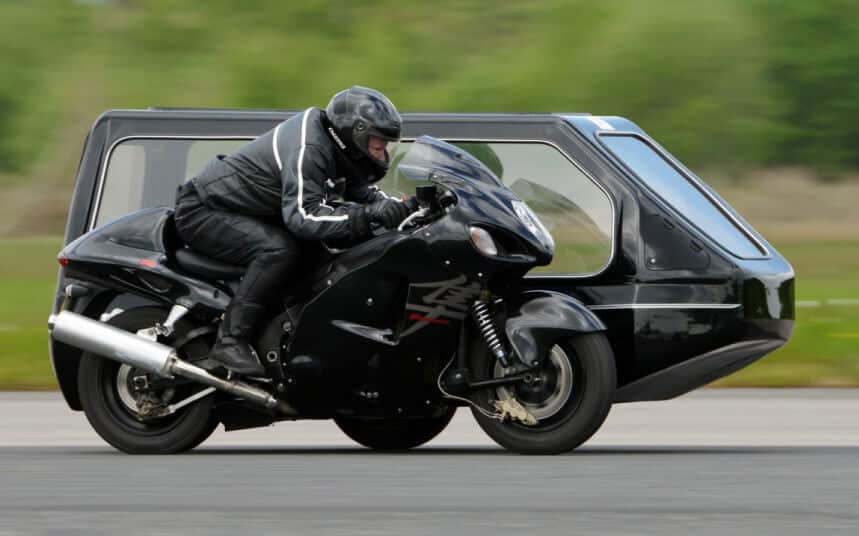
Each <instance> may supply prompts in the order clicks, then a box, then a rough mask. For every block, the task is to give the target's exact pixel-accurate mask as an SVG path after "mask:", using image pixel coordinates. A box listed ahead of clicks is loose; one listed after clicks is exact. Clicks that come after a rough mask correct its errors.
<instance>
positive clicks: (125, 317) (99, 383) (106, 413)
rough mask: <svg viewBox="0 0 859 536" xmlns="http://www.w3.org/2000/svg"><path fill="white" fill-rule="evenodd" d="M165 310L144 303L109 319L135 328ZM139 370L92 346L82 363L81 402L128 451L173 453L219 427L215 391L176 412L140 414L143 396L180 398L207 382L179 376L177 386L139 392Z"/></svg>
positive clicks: (97, 425)
mask: <svg viewBox="0 0 859 536" xmlns="http://www.w3.org/2000/svg"><path fill="white" fill-rule="evenodd" d="M166 316H167V311H166V310H164V309H161V308H158V307H140V308H136V309H130V310H128V311H125V312H123V313H121V314H119V315H117V316H115V317H113V318H111V319H110V321H109V322H108V324H110V325H112V326H115V327H118V328H121V329H124V330H126V331H130V332H135V331H137V330H139V329H143V328H148V327H151V326H153V325H154V324H155V323H156V322H162V321H163V320H164V319H165V318H166ZM140 374H141V372H140V371H138V370H136V369H134V368H133V367H130V366H129V365H125V364H122V363H119V362H117V361H114V360H111V359H107V358H104V357H101V356H98V355H95V354H92V353H90V352H85V353H84V354H83V357H82V358H81V364H80V368H79V369H78V389H79V391H80V397H81V405H82V406H83V410H84V414H85V415H86V418H87V420H89V422H90V424H91V425H92V427H93V428H94V429H95V431H96V432H97V433H98V435H100V436H101V437H102V439H104V440H105V441H107V442H108V443H110V444H111V445H113V446H114V447H116V448H117V449H119V450H121V451H123V452H127V453H129V454H172V453H176V452H184V451H187V450H190V449H192V448H194V447H196V446H197V445H199V444H200V443H202V442H203V441H205V440H206V438H208V437H209V436H210V435H211V434H212V432H214V430H215V428H216V427H217V425H218V420H217V418H216V416H215V415H214V414H213V412H212V406H213V402H214V396H213V395H209V396H206V397H204V398H202V399H200V400H198V401H196V402H194V403H192V404H189V405H187V406H185V407H182V408H179V409H178V410H177V411H176V412H175V413H173V414H171V415H165V416H163V417H152V418H146V419H141V418H140V417H139V415H138V413H137V411H136V410H137V401H138V399H139V397H140V396H151V397H155V398H156V399H158V400H162V401H163V402H164V403H175V402H178V401H181V400H183V399H184V398H186V397H187V396H190V395H192V394H194V392H196V391H199V390H200V389H201V388H202V386H200V385H197V384H193V383H188V382H179V383H177V385H175V386H174V387H171V386H170V385H169V384H168V385H167V386H165V387H164V388H155V389H151V390H147V391H144V392H140V390H139V388H136V387H135V385H134V378H135V376H139V375H140Z"/></svg>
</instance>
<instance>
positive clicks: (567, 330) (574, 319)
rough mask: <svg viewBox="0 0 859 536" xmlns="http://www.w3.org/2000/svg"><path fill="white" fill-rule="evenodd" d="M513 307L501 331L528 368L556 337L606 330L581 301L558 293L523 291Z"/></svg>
mask: <svg viewBox="0 0 859 536" xmlns="http://www.w3.org/2000/svg"><path fill="white" fill-rule="evenodd" d="M514 307H515V310H516V312H515V313H514V314H512V315H510V316H509V317H508V319H507V323H506V324H505V325H504V331H505V333H506V334H507V340H508V341H510V344H511V346H513V351H514V352H515V353H516V356H517V357H518V358H519V360H520V361H522V363H524V364H525V365H527V366H529V367H530V366H532V363H533V362H534V361H538V360H539V359H540V356H541V355H543V352H544V351H545V350H546V349H547V348H548V347H549V346H551V345H552V344H554V343H555V341H557V340H558V339H559V338H562V337H564V336H570V335H576V334H580V333H592V332H595V331H605V330H606V326H605V324H603V322H602V320H600V319H599V318H598V317H597V316H596V315H595V314H594V313H593V312H591V310H590V309H588V308H587V307H585V305H584V304H583V303H582V302H580V301H579V300H577V299H575V298H572V297H570V296H567V295H566V294H561V293H559V292H551V291H547V290H534V291H529V292H523V293H522V294H521V295H519V296H518V299H517V300H515V302H514Z"/></svg>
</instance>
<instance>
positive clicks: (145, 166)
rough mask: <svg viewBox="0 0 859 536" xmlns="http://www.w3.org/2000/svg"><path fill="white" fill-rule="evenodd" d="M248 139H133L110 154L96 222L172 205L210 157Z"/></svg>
mask: <svg viewBox="0 0 859 536" xmlns="http://www.w3.org/2000/svg"><path fill="white" fill-rule="evenodd" d="M247 142H248V140H246V139H229V140H224V139H217V140H201V139H174V138H171V139H130V140H127V141H124V142H121V143H119V144H118V145H116V146H115V147H114V148H113V151H112V152H111V153H110V160H109V161H108V164H107V171H106V173H105V177H104V184H103V185H102V192H101V201H100V203H99V206H98V214H97V215H96V219H95V225H96V226H99V225H102V224H104V223H107V222H109V221H112V220H115V219H116V218H119V217H121V216H125V215H126V214H128V213H131V212H134V211H135V210H139V209H141V208H147V207H158V206H171V205H173V203H174V201H175V198H176V188H177V187H178V186H179V184H180V183H182V182H184V181H186V180H188V179H190V178H192V177H193V176H194V175H196V174H197V173H198V172H199V171H200V170H202V169H203V166H205V165H206V164H207V163H208V162H209V160H211V159H212V158H214V157H215V156H217V155H219V154H227V153H230V152H231V151H234V150H235V149H237V148H239V147H241V146H242V145H244V144H246V143H247Z"/></svg>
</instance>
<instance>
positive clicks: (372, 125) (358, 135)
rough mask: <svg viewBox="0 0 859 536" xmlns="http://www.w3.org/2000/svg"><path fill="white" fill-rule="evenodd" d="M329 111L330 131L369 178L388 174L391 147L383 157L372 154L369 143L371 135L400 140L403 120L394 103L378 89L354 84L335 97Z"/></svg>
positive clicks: (327, 113) (327, 109) (326, 111)
mask: <svg viewBox="0 0 859 536" xmlns="http://www.w3.org/2000/svg"><path fill="white" fill-rule="evenodd" d="M325 115H326V116H327V117H328V121H329V122H330V123H331V125H330V126H329V128H328V133H329V134H330V135H331V137H332V138H333V139H334V142H335V143H336V144H337V145H338V146H339V147H340V149H342V150H343V152H344V153H345V154H346V156H347V157H348V159H349V160H350V161H351V162H352V164H353V165H354V166H355V167H356V168H358V170H359V171H361V172H363V173H364V174H365V175H366V176H367V177H366V178H367V180H369V181H370V182H376V181H378V180H379V179H381V178H382V177H384V176H385V173H387V172H388V166H389V165H390V160H391V159H390V156H388V151H387V150H386V151H385V159H384V160H379V159H378V158H375V157H373V155H372V154H370V151H369V149H368V144H369V142H370V137H371V136H375V137H377V138H381V139H383V140H385V141H389V142H390V141H399V139H400V129H401V128H402V125H403V120H402V119H401V118H400V112H398V111H397V108H396V107H395V106H394V103H393V102H391V101H390V99H388V97H386V96H384V95H383V94H381V93H379V92H378V91H376V90H374V89H370V88H367V87H361V86H352V87H351V88H349V89H344V90H343V91H341V92H339V93H337V94H336V95H334V96H333V97H331V102H329V103H328V107H327V108H326V110H325Z"/></svg>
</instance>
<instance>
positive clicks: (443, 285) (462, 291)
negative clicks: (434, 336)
mask: <svg viewBox="0 0 859 536" xmlns="http://www.w3.org/2000/svg"><path fill="white" fill-rule="evenodd" d="M466 281H467V279H466V277H465V276H464V275H462V276H459V277H457V278H455V279H448V280H446V281H432V282H430V283H415V284H413V285H410V286H409V299H414V297H415V296H417V295H419V294H420V292H421V289H434V290H432V291H431V292H429V293H427V294H426V295H424V296H423V297H422V298H421V299H420V301H421V302H423V303H412V302H411V301H410V302H409V303H406V310H407V311H414V312H412V313H411V315H409V317H408V318H409V320H415V323H414V324H412V325H411V326H409V327H408V329H406V330H405V331H403V333H402V335H401V337H406V336H408V335H411V334H412V333H414V332H416V331H418V330H420V329H422V328H424V327H426V326H427V325H429V324H437V325H447V324H450V320H444V319H442V318H440V317H447V318H449V319H453V320H462V319H464V318H465V316H466V315H467V314H468V309H469V308H470V307H471V304H472V303H473V302H474V300H475V299H476V298H477V295H478V294H480V283H478V282H476V281H475V282H474V283H471V284H468V285H465V284H464V283H465V282H466Z"/></svg>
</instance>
